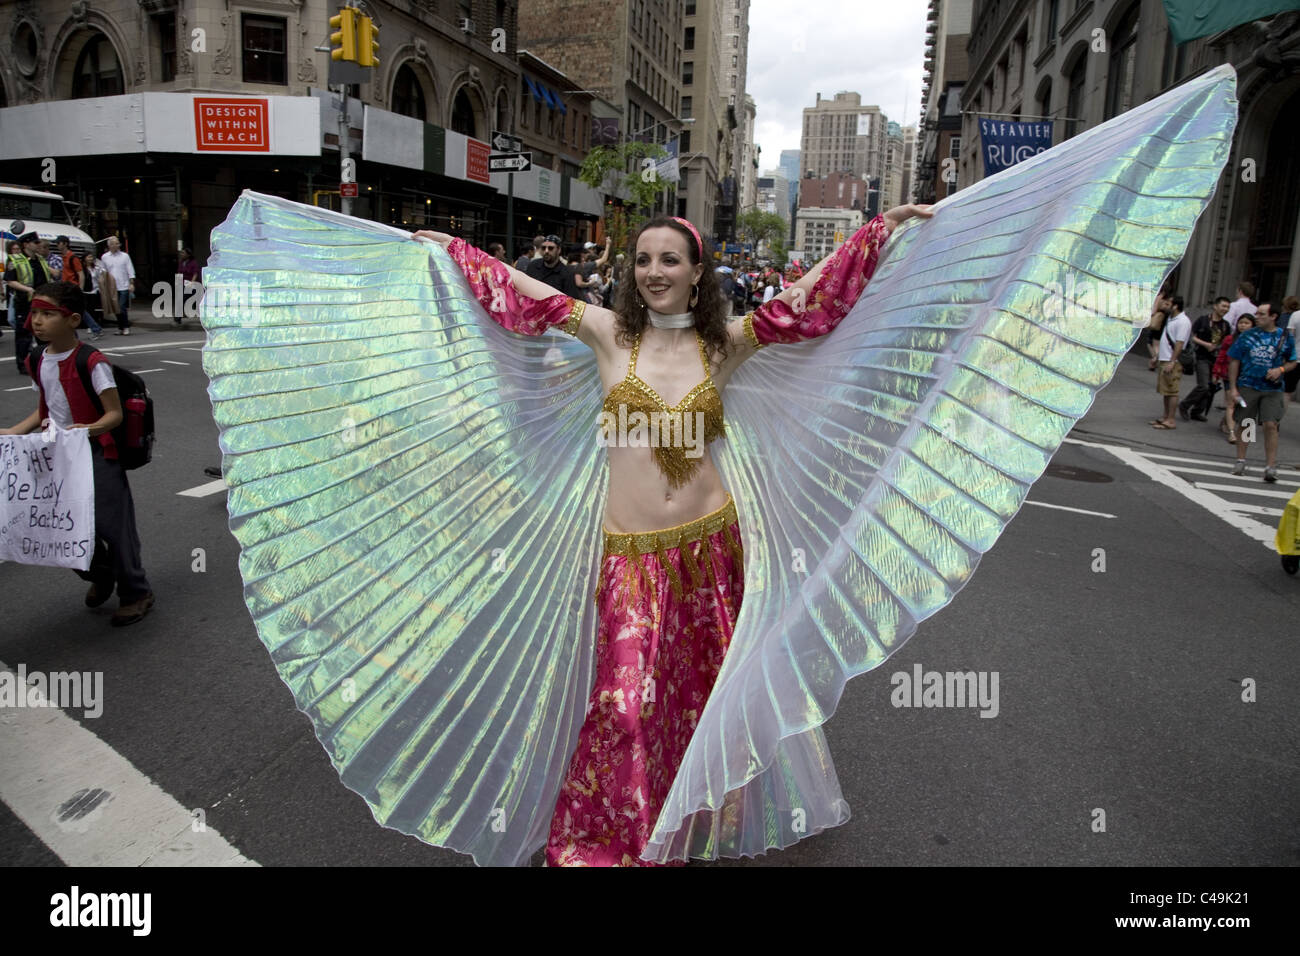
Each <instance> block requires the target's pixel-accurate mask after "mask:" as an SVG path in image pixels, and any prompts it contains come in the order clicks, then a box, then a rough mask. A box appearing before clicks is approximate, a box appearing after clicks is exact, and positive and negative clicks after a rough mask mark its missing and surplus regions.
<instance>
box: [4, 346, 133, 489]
mask: <svg viewBox="0 0 1300 956" xmlns="http://www.w3.org/2000/svg"><path fill="white" fill-rule="evenodd" d="M48 348H49V346H46V349H48ZM98 352H99V349H97V348H95V347H94V346H90V345H86V344H85V343H84V342H78V343H77V347H76V350H75V351H74V352H73V353H72V357H73V359H74V360H75V361H76V363H77V374H78V375H79V376H80V377H81V385H82V387H83V388H84V389H85V390H86V394H87V395H89V396H90V401H91V402H92V403H93V404H94V406H95V409H96V411H98V412H99V414H101V415H103V414H104V405H103V403H102V402H100V400H99V395H98V394H96V392H95V386H94V384H93V383H92V382H91V380H90V359H91V356H93V355H95V354H97V353H98ZM44 356H45V349H41V351H39V352H37V353H35V354H34V355H33V356H32V358H31V361H30V364H29V367H30V368H31V373H32V379H33V380H34V381H35V382H36V384H37V387H39V386H40V382H41V360H42V359H43V358H44ZM110 367H111V368H112V369H113V381H114V383H115V384H116V385H117V397H118V399H120V400H121V403H122V424H120V425H118V426H117V427H116V428H114V429H113V430H112V432H110V434H111V435H112V436H113V444H114V445H115V446H116V447H117V460H118V461H119V462H121V464H122V467H123V468H125V469H126V470H127V471H130V470H132V469H134V468H140V467H141V466H143V465H147V464H149V462H150V461H151V460H152V459H153V442H154V432H153V398H152V397H151V396H150V395H149V387H148V386H147V385H145V383H144V379H142V378H141V377H140V376H139V375H136V374H135V372H128V371H127V370H126V369H124V368H120V367H119V366H117V365H111V366H110Z"/></svg>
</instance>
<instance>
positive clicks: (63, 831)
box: [0, 662, 258, 866]
mask: <svg viewBox="0 0 1300 956" xmlns="http://www.w3.org/2000/svg"><path fill="white" fill-rule="evenodd" d="M0 669H3V670H10V669H9V667H8V666H7V665H6V664H4V663H3V662H0ZM7 679H8V680H10V681H13V682H17V680H18V675H17V674H14V673H13V672H12V671H11V670H10V673H9V675H8V676H7ZM124 692H125V691H124ZM27 699H28V701H29V702H32V697H31V694H30V693H28V695H27ZM108 706H112V704H111V698H110V702H109V704H108ZM0 721H3V724H4V733H0V766H2V767H4V773H2V774H0V800H3V801H4V803H5V804H6V805H7V806H8V807H9V809H10V810H12V811H13V812H14V814H15V815H16V816H17V817H18V818H19V819H20V820H22V821H23V823H24V824H25V825H26V826H27V828H28V829H29V830H31V831H32V832H33V833H34V834H36V836H37V837H39V838H40V840H41V842H42V843H44V844H45V845H46V846H48V847H49V848H50V849H51V850H52V851H54V853H56V854H57V855H58V857H59V859H61V860H62V861H63V862H64V863H66V864H67V865H68V866H257V865H258V864H257V863H256V862H255V861H253V860H250V859H248V858H247V857H246V856H244V855H243V854H242V853H240V852H239V851H238V850H236V849H235V848H234V847H233V846H231V845H230V844H229V843H227V842H226V840H225V839H224V838H223V837H222V836H221V834H219V833H218V832H217V831H216V830H214V829H213V828H212V827H211V826H207V825H206V824H205V825H204V827H203V829H202V830H201V831H200V832H195V830H194V825H195V823H196V820H197V819H198V818H196V817H195V816H194V815H193V813H192V812H191V811H190V810H188V809H186V808H185V807H183V806H181V805H180V804H179V803H177V802H176V800H175V799H173V798H172V796H171V795H170V794H168V793H166V792H165V791H164V790H162V788H160V787H159V786H158V785H157V784H155V783H154V782H153V781H152V780H150V779H149V778H148V777H146V776H145V775H144V774H142V773H141V772H140V771H139V770H138V769H136V768H135V767H134V766H132V765H131V762H130V761H129V760H127V759H126V758H125V757H123V756H122V755H121V754H119V753H118V752H117V751H115V750H114V749H113V748H112V747H110V746H108V744H106V743H104V741H102V740H100V739H99V738H98V737H96V736H95V735H94V734H93V733H91V732H90V731H89V730H87V729H86V728H85V727H83V726H82V725H81V724H79V723H78V722H77V721H75V720H73V719H72V718H71V717H69V716H68V715H67V714H65V713H64V712H63V711H62V710H60V709H58V708H57V707H46V706H36V707H31V706H26V707H5V708H4V709H3V710H0ZM87 811H89V812H87Z"/></svg>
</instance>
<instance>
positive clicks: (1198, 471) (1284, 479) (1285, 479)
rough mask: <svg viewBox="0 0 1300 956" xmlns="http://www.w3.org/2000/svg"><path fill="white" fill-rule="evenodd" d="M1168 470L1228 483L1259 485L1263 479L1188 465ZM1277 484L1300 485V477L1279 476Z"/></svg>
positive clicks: (1172, 467)
mask: <svg viewBox="0 0 1300 956" xmlns="http://www.w3.org/2000/svg"><path fill="white" fill-rule="evenodd" d="M1223 467H1224V468H1227V467H1228V466H1227V465H1224V466H1223ZM1248 467H1249V466H1248ZM1168 468H1169V470H1170V471H1178V472H1186V473H1187V474H1189V475H1209V476H1210V477H1212V478H1223V479H1225V480H1227V481H1249V482H1250V483H1251V484H1258V483H1259V481H1260V478H1261V475H1254V476H1252V475H1231V474H1225V473H1224V472H1222V471H1210V470H1209V469H1208V468H1188V467H1187V466H1186V465H1169V466H1168ZM1255 470H1256V471H1259V470H1260V468H1259V466H1256V468H1255ZM1277 483H1278V484H1279V485H1300V476H1297V477H1295V478H1292V477H1290V476H1289V475H1286V474H1279V475H1278V476H1277Z"/></svg>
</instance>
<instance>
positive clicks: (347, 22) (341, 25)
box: [330, 7, 357, 63]
mask: <svg viewBox="0 0 1300 956" xmlns="http://www.w3.org/2000/svg"><path fill="white" fill-rule="evenodd" d="M330 26H331V27H333V28H334V29H335V31H336V32H335V33H331V34H330V57H331V58H332V59H335V60H351V61H352V62H353V63H355V62H357V11H356V9H355V8H353V7H344V8H343V9H342V10H340V11H339V12H338V13H336V14H335V15H334V16H332V17H330ZM335 44H338V46H335Z"/></svg>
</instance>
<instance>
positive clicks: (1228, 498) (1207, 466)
mask: <svg viewBox="0 0 1300 956" xmlns="http://www.w3.org/2000/svg"><path fill="white" fill-rule="evenodd" d="M1067 441H1068V439H1067ZM1081 444H1082V443H1081ZM1098 447H1102V448H1106V449H1107V450H1108V451H1110V452H1111V453H1112V454H1114V455H1115V456H1116V457H1117V458H1119V459H1120V460H1122V461H1124V462H1125V463H1127V464H1129V465H1131V466H1132V467H1134V468H1136V469H1137V470H1138V471H1141V472H1143V473H1144V474H1146V475H1148V476H1149V477H1150V478H1151V479H1152V480H1154V481H1158V482H1160V483H1161V484H1164V485H1167V486H1169V487H1170V488H1172V489H1174V490H1175V491H1178V492H1179V493H1180V494H1182V495H1184V496H1185V497H1187V498H1189V499H1190V500H1192V501H1194V502H1196V503H1197V504H1198V505H1200V506H1201V507H1203V508H1205V510H1207V511H1209V512H1210V513H1211V514H1214V515H1217V516H1218V517H1220V518H1222V519H1223V520H1224V521H1226V522H1227V523H1228V524H1230V525H1232V526H1233V527H1234V528H1237V529H1238V530H1240V531H1242V532H1243V533H1245V534H1246V535H1247V536H1249V537H1251V538H1254V539H1255V540H1256V541H1258V542H1260V543H1261V544H1263V545H1264V546H1266V547H1268V548H1272V547H1273V541H1274V536H1275V529H1276V527H1277V521H1276V519H1277V518H1280V517H1281V516H1282V513H1283V508H1281V507H1269V506H1268V505H1266V504H1264V503H1262V502H1261V501H1260V499H1261V498H1266V499H1273V500H1274V501H1276V502H1277V503H1278V504H1279V505H1281V504H1282V503H1283V502H1286V501H1288V500H1290V498H1291V497H1292V496H1293V495H1294V494H1295V493H1296V491H1297V489H1300V471H1296V470H1295V469H1294V468H1291V469H1287V468H1279V469H1278V474H1277V481H1276V482H1265V481H1264V480H1263V478H1264V466H1263V462H1262V461H1259V460H1256V461H1255V463H1253V464H1249V465H1247V468H1246V474H1244V475H1234V474H1232V464H1233V460H1234V459H1231V458H1229V459H1223V458H1219V459H1214V458H1193V457H1189V456H1187V455H1166V454H1163V453H1159V452H1147V451H1136V450H1134V449H1132V448H1125V447H1124V446H1121V445H1100V446H1098ZM1261 450H1262V449H1261ZM1204 478H1213V479H1217V480H1214V481H1206V480H1198V479H1204ZM1270 503H1271V502H1270ZM1252 516H1258V517H1252ZM1260 519H1264V520H1260Z"/></svg>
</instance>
